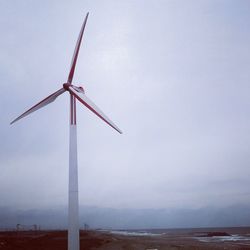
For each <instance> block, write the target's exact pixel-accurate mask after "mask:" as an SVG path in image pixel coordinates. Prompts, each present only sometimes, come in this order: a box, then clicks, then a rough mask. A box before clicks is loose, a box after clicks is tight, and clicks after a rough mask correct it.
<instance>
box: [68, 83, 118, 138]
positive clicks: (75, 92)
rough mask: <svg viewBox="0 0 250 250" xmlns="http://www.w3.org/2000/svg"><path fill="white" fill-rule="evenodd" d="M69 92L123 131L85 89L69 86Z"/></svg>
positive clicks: (114, 127) (100, 116) (111, 124)
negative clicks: (87, 94) (91, 98)
mask: <svg viewBox="0 0 250 250" xmlns="http://www.w3.org/2000/svg"><path fill="white" fill-rule="evenodd" d="M69 92H70V93H71V94H72V95H73V96H75V97H76V98H77V99H78V100H79V101H80V102H81V103H82V104H83V105H85V106H86V107H87V108H88V109H89V110H91V111H92V112H93V113H95V114H96V115H97V116H98V117H99V118H101V119H102V120H103V121H105V122H106V123H107V124H108V125H109V126H111V127H112V128H113V129H115V130H116V131H117V132H119V133H120V134H122V131H121V130H120V129H119V128H118V127H117V126H116V125H115V124H114V123H113V122H112V121H111V120H110V119H109V118H108V117H107V116H106V115H105V114H104V113H103V112H102V111H101V110H100V109H99V108H98V107H97V106H96V105H95V104H94V103H93V102H92V101H91V100H90V99H89V98H88V97H87V96H86V95H85V94H84V92H83V90H81V89H80V88H77V87H75V86H70V87H69Z"/></svg>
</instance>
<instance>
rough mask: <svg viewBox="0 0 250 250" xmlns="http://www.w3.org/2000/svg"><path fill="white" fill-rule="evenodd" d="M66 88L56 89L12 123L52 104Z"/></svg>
mask: <svg viewBox="0 0 250 250" xmlns="http://www.w3.org/2000/svg"><path fill="white" fill-rule="evenodd" d="M65 91H66V90H65V89H64V88H61V89H59V90H58V91H56V92H55V93H53V94H51V95H49V96H48V97H46V98H45V99H43V100H42V101H40V102H39V103H37V104H36V105H34V106H33V107H32V108H30V109H28V110H27V111H25V112H24V113H23V114H21V115H20V116H18V117H17V118H16V119H15V120H13V121H12V122H11V123H10V124H13V123H14V122H16V121H18V120H20V119H21V118H23V117H25V116H27V115H29V114H31V113H32V112H34V111H36V110H38V109H40V108H42V107H44V106H46V105H48V104H50V103H51V102H53V101H55V99H56V98H57V97H58V96H59V95H61V94H62V93H64V92H65Z"/></svg>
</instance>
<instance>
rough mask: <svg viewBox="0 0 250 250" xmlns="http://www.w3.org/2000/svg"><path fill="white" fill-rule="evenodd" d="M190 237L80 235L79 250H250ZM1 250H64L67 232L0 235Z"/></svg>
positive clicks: (245, 244) (247, 244)
mask: <svg viewBox="0 0 250 250" xmlns="http://www.w3.org/2000/svg"><path fill="white" fill-rule="evenodd" d="M193 236H194V235H193V234H190V233H185V232H184V233H183V232H182V233H180V232H176V233H171V234H166V235H162V236H139V237H138V236H121V235H114V234H109V233H105V232H98V231H87V232H86V231H81V234H80V238H81V244H80V246H81V250H89V249H101V250H177V249H178V250H189V249H194V250H196V249H197V250H200V249H201V250H205V249H208V250H209V249H211V250H212V249H213V250H217V249H230V250H232V249H237V250H250V241H245V242H244V241H243V242H227V243H225V242H224V243H223V242H220V243H206V242H200V241H198V240H197V239H195V238H194V237H193ZM0 250H67V232H66V231H39V232H34V231H27V232H0Z"/></svg>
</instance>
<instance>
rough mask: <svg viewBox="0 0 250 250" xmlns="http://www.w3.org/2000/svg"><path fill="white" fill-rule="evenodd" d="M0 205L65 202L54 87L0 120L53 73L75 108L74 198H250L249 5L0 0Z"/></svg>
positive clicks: (122, 202) (95, 201) (61, 118)
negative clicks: (41, 104)
mask: <svg viewBox="0 0 250 250" xmlns="http://www.w3.org/2000/svg"><path fill="white" fill-rule="evenodd" d="M0 9H1V16H0V27H1V34H2V36H1V40H0V54H1V57H0V65H1V67H0V80H1V99H0V109H1V118H0V119H1V120H0V121H1V122H0V124H1V130H0V131H1V132H0V143H1V151H0V166H1V175H0V206H15V207H17V208H41V207H46V208H48V207H53V206H58V205H65V204H67V182H68V181H67V178H68V132H69V131H68V130H69V129H68V123H69V121H68V114H69V102H68V96H67V95H64V96H62V97H59V98H58V100H57V101H56V102H55V103H53V104H51V105H49V106H48V107H46V108H44V109H41V110H39V111H38V112H36V113H34V114H32V115H30V116H29V117H27V118H25V119H23V120H21V121H19V122H18V123H16V124H14V125H13V126H9V122H10V121H11V120H12V119H14V118H15V117H16V116H18V115H19V114H20V113H22V112H23V111H25V110H26V109H27V108H29V107H30V106H32V105H33V104H35V103H36V102H38V101H40V100H41V99H42V98H44V97H46V96H47V95H49V94H50V93H52V92H53V91H55V90H57V89H58V88H59V87H61V84H62V83H63V82H64V81H66V78H67V74H68V70H69V66H70V62H71V57H72V54H73V50H74V46H75V42H76V39H77V36H78V33H79V30H80V26H81V24H82V21H83V19H84V17H85V14H86V13H87V12H88V11H89V12H90V16H89V20H88V23H87V26H86V30H85V34H84V40H83V44H82V47H81V51H80V55H79V59H78V64H77V68H76V74H75V77H74V82H75V83H76V85H77V84H78V83H79V84H81V85H83V86H84V88H85V91H86V93H87V95H88V96H89V97H90V98H91V99H93V100H94V101H95V103H96V104H97V105H98V106H99V107H101V109H102V110H103V111H104V112H105V113H106V114H107V115H108V116H109V117H110V118H111V119H112V120H113V121H114V122H115V123H116V124H117V125H118V126H119V127H120V128H121V129H122V130H123V131H124V134H123V135H119V134H118V133H116V132H115V131H113V130H112V129H110V128H109V127H108V126H106V124H105V123H103V122H102V121H101V120H100V119H98V118H97V117H95V116H94V115H93V114H92V113H90V112H89V111H88V110H86V109H85V108H84V107H82V106H80V105H78V117H77V118H78V163H79V189H80V204H81V205H88V206H102V207H103V206H104V207H115V208H121V207H122V208H124V207H125V208H166V207H173V208H184V207H191V208H199V207H203V206H222V207H223V206H227V205H233V204H249V200H250V192H249V190H250V189H249V188H250V181H249V176H250V167H249V166H250V154H249V148H250V133H249V132H250V131H249V129H250V98H249V97H250V91H249V90H250V84H249V79H250V70H249V66H250V49H249V48H250V47H249V44H250V32H249V24H250V16H249V10H250V2H249V1H243V0H241V1H230V0H224V1H223V0H216V1H215V0H209V1H208V0H207V1H205V0H204V1H191V0H189V1H184V0H182V1H181V0H179V1H168V0H167V1H160V0H158V1H153V0H151V1H149V0H148V1H139V0H138V1H74V2H73V3H72V2H69V1H41V2H38V1H36V2H35V1H0Z"/></svg>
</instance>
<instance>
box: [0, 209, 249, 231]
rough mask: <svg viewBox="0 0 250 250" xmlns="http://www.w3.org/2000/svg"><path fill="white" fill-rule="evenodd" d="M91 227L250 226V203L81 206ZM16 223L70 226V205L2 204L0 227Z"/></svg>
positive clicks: (52, 227)
mask: <svg viewBox="0 0 250 250" xmlns="http://www.w3.org/2000/svg"><path fill="white" fill-rule="evenodd" d="M85 223H86V224H88V225H89V226H90V228H116V229H117V228H118V229H140V228H193V227H237V226H250V206H246V205H235V206H230V207H226V208H211V207H206V208H200V209H113V208H99V207H81V208H80V226H81V227H82V228H83V227H84V224H85ZM17 224H24V225H33V224H37V225H40V226H41V227H42V228H43V229H45V228H46V229H63V228H66V227H67V208H66V207H63V208H57V209H47V210H35V209H32V210H15V209H13V208H8V207H0V228H1V229H5V228H15V227H16V225H17Z"/></svg>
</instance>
